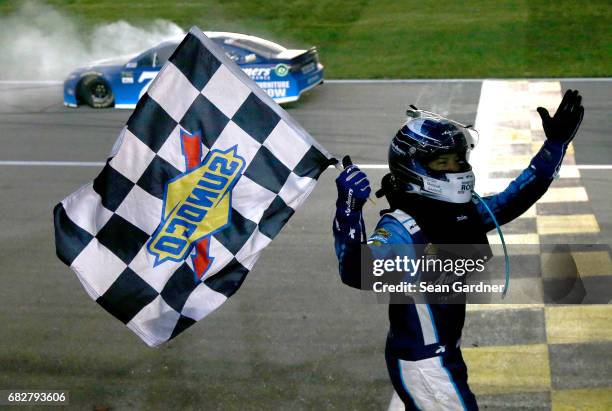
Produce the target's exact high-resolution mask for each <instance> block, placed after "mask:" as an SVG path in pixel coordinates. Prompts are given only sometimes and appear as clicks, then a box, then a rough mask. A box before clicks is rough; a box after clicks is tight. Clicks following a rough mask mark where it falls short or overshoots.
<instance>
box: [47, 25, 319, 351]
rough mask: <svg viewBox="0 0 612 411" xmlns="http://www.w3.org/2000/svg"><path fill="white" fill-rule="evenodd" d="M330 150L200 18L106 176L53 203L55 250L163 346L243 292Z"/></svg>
mask: <svg viewBox="0 0 612 411" xmlns="http://www.w3.org/2000/svg"><path fill="white" fill-rule="evenodd" d="M330 157H331V156H330V154H329V153H328V152H327V151H326V150H325V149H324V148H322V147H321V146H320V145H319V144H318V143H317V142H316V141H314V139H313V138H312V137H311V136H310V135H308V133H307V132H306V131H305V130H304V129H302V128H301V127H300V126H299V125H298V124H297V123H296V122H295V121H294V120H293V119H292V118H291V117H290V116H289V115H288V114H287V113H286V112H285V111H284V110H282V109H281V108H280V107H279V106H278V105H277V104H276V103H275V102H274V101H272V99H271V98H270V97H269V96H268V95H267V94H266V93H265V92H263V91H262V90H261V89H260V88H259V87H258V86H257V85H256V84H255V83H254V82H253V81H252V80H251V79H250V78H249V77H248V76H247V75H246V74H244V73H243V72H242V70H240V68H239V67H238V66H237V65H236V64H235V63H234V62H232V61H231V60H230V59H228V58H227V57H226V56H225V54H224V52H223V51H222V50H221V49H220V48H219V47H218V46H216V45H215V44H214V43H213V41H211V40H210V39H208V38H207V37H206V36H204V35H203V33H202V31H201V30H199V29H198V28H196V27H194V28H192V29H191V30H190V32H189V33H188V34H187V36H186V37H185V39H184V40H183V41H182V43H181V44H180V45H179V47H178V48H177V49H176V51H175V52H174V54H173V55H172V57H171V58H170V59H169V61H168V63H166V64H165V65H164V67H163V68H162V69H161V71H160V73H159V74H158V75H157V77H156V78H155V80H154V81H153V82H152V84H151V87H150V88H149V90H148V91H147V92H146V94H144V95H143V97H142V98H141V99H140V101H139V102H138V105H137V106H136V109H135V111H134V113H133V114H132V116H131V117H130V119H129V120H128V122H127V125H126V126H125V127H124V129H123V130H122V132H121V133H120V135H119V138H118V139H117V143H115V147H113V150H112V152H111V155H110V157H109V158H108V160H107V161H106V165H105V166H104V168H103V170H102V172H101V173H100V174H99V175H98V176H97V177H96V179H95V180H94V181H93V183H90V184H88V185H86V186H84V187H82V188H80V189H79V190H78V191H76V192H75V193H73V194H71V195H70V196H68V197H67V198H65V199H64V200H63V201H62V202H61V203H60V204H58V205H57V206H56V207H55V209H54V219H55V242H56V247H57V255H58V257H59V258H60V259H61V260H62V261H63V262H64V263H66V264H67V265H69V266H70V267H71V268H72V269H73V270H74V271H75V272H76V274H77V276H78V278H79V280H80V281H81V283H82V284H83V286H84V288H85V290H86V291H87V293H88V294H89V295H90V297H91V298H93V299H94V300H95V301H97V302H98V303H99V304H100V305H101V306H102V307H104V309H106V310H107V311H108V312H110V313H111V314H112V315H114V316H115V317H117V318H118V319H119V320H121V321H122V322H123V323H124V324H126V325H127V326H128V327H129V328H130V329H131V330H132V331H134V332H135V333H136V334H137V335H138V336H139V337H140V338H141V339H142V340H144V341H145V343H147V344H148V345H150V346H156V345H159V344H161V343H163V342H165V341H167V340H169V339H171V338H173V337H175V336H176V335H178V334H179V333H180V332H182V331H183V330H185V329H186V328H187V327H189V326H190V325H192V324H193V323H195V322H196V321H198V320H200V319H201V318H203V317H205V316H206V315H208V314H209V313H210V312H212V311H213V310H215V309H216V308H217V307H219V306H220V305H221V304H222V303H223V302H224V301H225V300H226V299H227V298H228V297H230V296H231V295H232V294H234V293H235V292H236V291H237V290H238V288H239V287H240V285H241V284H242V282H243V281H244V279H245V277H246V275H247V273H248V272H249V270H250V269H251V268H252V267H253V265H254V264H255V261H256V260H257V258H258V256H259V254H260V252H261V251H262V250H263V248H264V247H266V246H267V245H268V244H269V243H270V242H271V241H272V239H273V238H274V237H275V236H276V235H277V234H278V232H279V231H280V230H281V228H282V227H283V226H284V225H285V223H286V222H287V220H288V219H289V218H290V217H291V215H292V214H293V213H294V211H295V210H296V208H297V207H299V206H300V204H302V202H304V200H305V199H306V197H308V195H309V194H310V192H311V191H312V189H313V188H314V186H315V183H316V180H317V178H318V177H319V175H320V174H321V173H322V172H323V170H324V169H326V168H327V166H328V165H329V163H330Z"/></svg>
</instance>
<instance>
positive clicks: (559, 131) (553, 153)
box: [531, 90, 584, 177]
mask: <svg viewBox="0 0 612 411" xmlns="http://www.w3.org/2000/svg"><path fill="white" fill-rule="evenodd" d="M581 103H582V96H580V94H579V93H578V90H567V92H566V93H565V95H564V96H563V99H562V100H561V104H559V108H558V109H557V111H556V113H555V115H554V116H553V117H551V116H550V114H549V113H548V110H546V109H545V108H544V107H538V108H537V110H538V113H539V114H540V117H541V118H542V127H543V128H544V133H545V134H546V141H545V142H544V145H543V146H542V148H541V149H540V151H539V152H538V154H536V156H535V157H534V158H533V160H531V167H532V168H534V169H535V170H536V172H538V173H539V174H541V175H544V176H546V177H553V176H554V175H555V174H556V173H557V172H558V171H559V168H560V167H561V162H562V161H563V156H565V150H566V149H567V146H568V145H569V143H570V142H571V141H572V140H573V139H574V137H575V136H576V132H577V131H578V128H579V127H580V123H581V122H582V118H583V117H584V107H583V106H582V104H581Z"/></svg>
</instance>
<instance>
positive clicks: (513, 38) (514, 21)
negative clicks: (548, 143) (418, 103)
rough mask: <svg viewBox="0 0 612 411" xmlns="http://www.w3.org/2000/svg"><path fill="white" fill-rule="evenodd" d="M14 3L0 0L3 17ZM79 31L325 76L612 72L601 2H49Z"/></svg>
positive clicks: (607, 10) (610, 38)
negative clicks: (173, 37)
mask: <svg viewBox="0 0 612 411" xmlns="http://www.w3.org/2000/svg"><path fill="white" fill-rule="evenodd" d="M20 3H21V2H20V1H11V0H4V1H3V0H0V13H1V14H4V15H6V14H8V13H11V12H13V11H14V10H15V9H17V8H18V7H19V4H20ZM46 3H47V4H49V5H52V6H53V7H55V8H56V9H58V10H60V11H62V12H64V13H66V14H68V15H69V16H72V17H73V18H74V19H76V20H77V21H78V22H79V23H80V24H81V25H82V27H84V28H87V27H88V26H92V25H95V24H99V23H105V22H112V21H116V20H127V21H129V22H130V23H133V24H145V23H146V22H148V21H150V20H152V19H155V18H161V19H167V20H171V21H174V22H175V23H177V24H178V25H180V26H181V27H183V28H185V29H188V28H189V27H190V26H192V25H197V26H199V27H200V28H202V29H204V30H224V31H238V32H247V33H250V34H255V35H259V36H261V37H265V38H269V39H272V40H275V41H278V42H279V43H281V44H284V45H287V46H292V47H300V48H304V47H308V46H311V45H316V46H317V47H318V48H319V50H320V54H321V59H322V61H323V63H324V64H325V66H326V76H327V77H328V78H470V77H581V76H594V77H597V76H610V75H611V74H612V70H611V66H612V57H611V56H612V31H611V29H610V27H612V11H611V10H612V8H611V7H610V2H609V0H593V1H589V2H577V1H568V0H559V1H544V0H501V1H488V0H477V1H476V0H473V1H461V2H449V1H440V0H434V1H425V2H423V1H414V0H408V1H396V0H378V1H374V0H339V1H328V0H322V1H315V0H312V1H310V0H284V1H278V0H266V1H262V0H249V1H247V0H226V1H222V0H217V1H215V0H201V1H169V0H152V1H142V0H134V1H130V2H118V1H115V0H49V1H47V2H46Z"/></svg>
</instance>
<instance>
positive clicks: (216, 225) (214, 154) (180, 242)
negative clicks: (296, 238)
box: [148, 146, 244, 265]
mask: <svg viewBox="0 0 612 411" xmlns="http://www.w3.org/2000/svg"><path fill="white" fill-rule="evenodd" d="M243 169H244V159H242V158H241V157H239V156H238V155H237V147H236V146H234V147H232V148H231V149H229V150H227V151H221V150H212V151H211V152H210V153H208V155H207V156H206V159H205V160H204V162H202V163H201V164H200V165H199V166H198V167H197V168H194V169H193V170H190V171H188V172H187V173H185V174H181V175H180V176H179V177H177V178H176V179H174V180H172V181H170V182H169V183H168V185H167V189H166V190H165V194H164V205H163V207H162V210H163V219H162V224H161V225H160V226H159V228H158V229H157V231H156V232H155V233H154V234H153V236H152V237H151V240H149V243H148V250H149V252H150V253H151V254H153V255H154V256H155V257H156V260H155V264H156V265H157V264H161V263H163V262H164V261H166V260H172V261H180V260H184V259H185V257H187V254H188V253H189V251H190V250H191V247H192V245H193V244H195V243H197V242H198V241H200V240H202V239H203V238H205V237H207V236H209V235H211V234H212V233H214V232H216V231H219V230H222V229H223V228H225V227H226V226H227V224H228V223H229V214H230V210H231V208H230V205H231V190H232V187H233V186H234V184H235V183H236V180H237V179H238V177H239V176H240V172H241V171H242V170H243Z"/></svg>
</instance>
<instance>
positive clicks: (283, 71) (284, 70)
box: [274, 63, 289, 77]
mask: <svg viewBox="0 0 612 411" xmlns="http://www.w3.org/2000/svg"><path fill="white" fill-rule="evenodd" d="M274 73H276V75H277V76H278V77H285V76H286V75H287V74H289V66H288V65H286V64H282V63H281V64H277V65H276V67H274Z"/></svg>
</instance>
